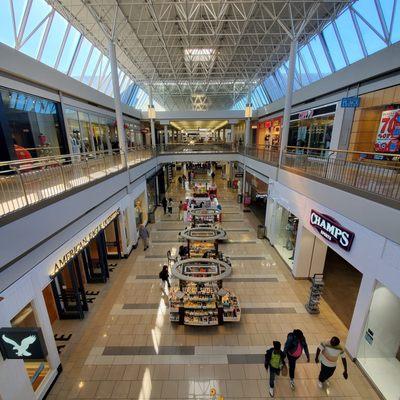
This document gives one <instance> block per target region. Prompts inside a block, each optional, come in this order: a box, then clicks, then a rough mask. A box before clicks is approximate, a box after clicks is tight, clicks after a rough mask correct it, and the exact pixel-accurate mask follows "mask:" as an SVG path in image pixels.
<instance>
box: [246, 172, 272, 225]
mask: <svg viewBox="0 0 400 400" xmlns="http://www.w3.org/2000/svg"><path fill="white" fill-rule="evenodd" d="M267 198H268V183H266V182H264V181H262V180H261V179H259V178H257V177H256V176H254V175H253V174H252V173H251V172H249V170H248V169H247V170H246V186H245V198H244V204H245V205H248V206H249V208H250V209H251V210H252V211H253V213H254V215H255V216H256V217H257V219H258V221H259V223H260V224H262V225H264V224H265V217H266V208H267Z"/></svg>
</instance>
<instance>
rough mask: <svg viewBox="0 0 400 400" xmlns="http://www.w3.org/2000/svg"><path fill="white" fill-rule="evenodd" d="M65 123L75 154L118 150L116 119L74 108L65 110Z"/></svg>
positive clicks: (72, 150)
mask: <svg viewBox="0 0 400 400" xmlns="http://www.w3.org/2000/svg"><path fill="white" fill-rule="evenodd" d="M64 115H65V123H66V126H67V133H68V136H69V142H70V146H71V152H72V153H74V154H79V153H87V152H90V151H107V150H108V151H111V150H112V149H117V148H118V132H117V128H116V122H115V119H114V118H112V117H109V116H106V115H101V114H96V113H93V112H91V113H89V112H87V111H84V110H79V109H76V108H72V107H69V106H67V107H65V108H64Z"/></svg>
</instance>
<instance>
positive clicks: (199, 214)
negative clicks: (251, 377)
mask: <svg viewBox="0 0 400 400" xmlns="http://www.w3.org/2000/svg"><path fill="white" fill-rule="evenodd" d="M188 214H189V215H190V219H191V222H192V227H193V228H195V227H211V226H213V225H214V224H215V223H216V222H220V221H221V211H220V210H217V209H214V208H200V209H191V210H189V213H188Z"/></svg>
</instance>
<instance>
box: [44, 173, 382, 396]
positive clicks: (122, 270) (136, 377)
mask: <svg viewBox="0 0 400 400" xmlns="http://www.w3.org/2000/svg"><path fill="white" fill-rule="evenodd" d="M218 189H219V199H220V202H221V203H222V206H223V223H222V225H223V227H224V229H225V230H226V231H227V233H228V238H229V241H228V243H226V244H223V245H221V247H220V249H221V250H222V251H223V252H224V253H225V254H227V255H229V256H231V260H232V266H233V275H232V276H231V278H233V279H230V280H227V281H226V282H225V285H224V286H225V287H226V288H231V289H232V290H233V291H234V292H236V294H237V295H238V298H239V300H240V303H241V306H242V309H244V312H243V314H242V320H241V322H240V323H232V324H226V325H223V326H218V327H207V328H200V327H198V328H194V327H188V326H179V325H176V324H171V323H170V321H169V315H168V309H167V303H168V302H167V297H166V296H165V295H163V293H162V291H161V289H160V285H159V281H158V272H159V271H160V269H161V265H162V264H164V263H165V262H166V252H167V250H168V249H171V248H173V247H177V246H178V245H179V242H178V241H177V234H178V232H179V230H181V229H182V228H183V226H184V223H183V222H181V221H178V220H177V215H176V214H173V215H172V216H163V215H161V214H162V213H161V212H160V210H158V212H157V222H156V223H155V224H154V225H152V226H151V238H150V239H151V243H150V248H149V249H148V250H147V251H146V252H143V250H142V243H139V246H138V249H137V250H135V251H134V252H133V253H132V254H131V256H130V257H129V258H128V259H127V260H122V261H119V263H118V264H119V265H118V271H116V272H115V273H113V274H114V275H113V276H112V279H111V281H110V282H109V283H108V284H107V285H108V287H107V290H105V291H104V294H103V296H102V297H101V298H99V299H98V303H97V304H96V305H95V307H93V309H92V310H91V311H90V313H89V315H88V316H87V318H86V319H85V320H84V321H73V324H75V326H76V329H77V331H76V333H75V334H74V340H73V341H72V342H71V343H70V344H69V345H68V347H67V348H66V349H65V351H63V353H62V355H61V358H62V364H63V367H64V371H63V373H62V374H61V375H60V377H59V379H58V381H57V382H56V384H55V385H54V387H53V388H52V390H51V392H50V395H49V396H48V399H49V400H55V399H75V398H79V399H98V398H113V399H127V398H128V399H141V400H148V399H211V398H212V397H211V396H210V390H211V389H212V388H215V389H216V392H217V395H218V396H223V398H224V399H229V400H233V399H244V398H246V399H260V398H269V394H268V390H267V377H266V372H265V369H264V366H263V354H264V353H265V349H266V348H267V347H270V346H271V345H272V341H273V340H280V341H281V342H282V343H284V342H285V339H286V335H287V333H288V332H289V331H291V330H293V329H294V328H299V329H302V330H303V332H304V333H305V336H306V338H307V340H308V343H309V346H310V352H311V353H312V355H311V360H313V359H314V356H313V355H314V354H315V349H316V346H317V345H318V344H319V343H320V342H321V341H322V340H326V339H328V338H330V337H331V336H332V335H337V336H339V337H340V338H341V339H342V340H343V341H345V339H346V334H347V330H346V328H345V327H344V325H343V324H342V323H341V322H340V321H339V319H338V318H337V317H336V316H335V315H334V314H333V313H332V311H331V310H330V309H329V307H328V306H327V305H326V304H324V303H323V304H322V312H321V314H320V315H318V316H311V315H309V314H308V313H307V312H306V311H305V309H304V303H305V302H306V300H307V297H308V292H309V286H310V283H309V282H308V281H296V280H294V279H293V278H292V276H291V274H290V272H289V270H288V268H287V267H286V266H285V265H284V263H283V261H282V260H281V259H280V258H279V256H278V255H277V253H276V251H275V250H274V249H273V248H272V247H271V246H270V245H269V244H268V243H267V242H266V241H264V240H263V241H261V240H259V239H257V238H256V232H255V229H254V228H255V227H256V224H257V220H256V218H255V216H254V215H253V214H252V213H243V212H242V210H241V208H240V206H239V205H238V204H237V203H236V201H235V197H234V194H233V193H231V192H230V191H229V190H228V189H227V188H226V184H225V182H224V181H221V180H219V181H218ZM183 196H184V193H183V191H182V190H181V189H177V188H176V186H174V191H173V192H172V193H171V197H173V199H174V200H175V201H178V200H179V199H181V198H183ZM68 323H69V324H71V321H69V322H68ZM69 327H70V328H71V329H74V327H73V326H72V325H70V326H69ZM349 364H350V365H349V379H348V380H347V381H345V380H344V379H343V377H342V366H341V365H339V367H338V371H337V373H336V375H335V376H334V378H333V379H332V380H331V382H330V385H329V386H328V387H327V388H326V389H325V390H321V389H319V388H318V386H317V376H318V370H319V366H318V365H316V364H314V363H310V364H307V363H306V360H305V358H302V359H301V362H300V363H299V364H298V368H297V370H296V373H297V377H296V390H295V391H294V392H293V391H292V390H291V389H290V387H289V378H288V377H280V378H278V380H277V383H276V395H275V398H277V399H283V398H302V399H326V398H331V399H343V400H344V399H348V400H350V399H352V400H356V399H357V400H360V399H378V397H377V396H376V394H375V393H374V392H373V390H372V388H371V386H370V385H369V384H368V382H367V380H366V379H365V378H364V377H363V375H362V374H361V372H360V370H359V369H358V368H357V367H356V366H355V365H354V364H353V363H352V362H351V361H350V360H349ZM218 396H217V397H216V398H218Z"/></svg>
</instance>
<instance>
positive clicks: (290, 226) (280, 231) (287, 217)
mask: <svg viewBox="0 0 400 400" xmlns="http://www.w3.org/2000/svg"><path fill="white" fill-rule="evenodd" d="M298 225H299V219H298V218H297V217H296V216H295V215H294V214H292V213H291V212H290V211H289V210H287V209H286V208H284V207H283V206H281V205H280V204H278V205H277V208H276V214H275V243H274V246H275V248H276V250H277V251H278V253H279V254H280V256H281V257H282V258H283V260H284V261H285V262H286V264H287V265H288V266H289V267H290V268H293V260H294V253H295V250H296V238H297V230H298Z"/></svg>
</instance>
